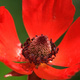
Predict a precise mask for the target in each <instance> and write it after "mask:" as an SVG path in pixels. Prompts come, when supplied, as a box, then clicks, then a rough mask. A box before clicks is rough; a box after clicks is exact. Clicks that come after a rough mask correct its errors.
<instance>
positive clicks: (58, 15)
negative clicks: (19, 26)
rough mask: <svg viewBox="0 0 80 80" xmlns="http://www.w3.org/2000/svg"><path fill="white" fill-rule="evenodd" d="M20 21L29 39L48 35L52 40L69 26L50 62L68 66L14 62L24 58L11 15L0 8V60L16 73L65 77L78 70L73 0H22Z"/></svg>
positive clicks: (79, 57)
mask: <svg viewBox="0 0 80 80" xmlns="http://www.w3.org/2000/svg"><path fill="white" fill-rule="evenodd" d="M22 3H23V4H22V5H23V6H22V7H23V8H22V9H23V22H24V25H25V28H26V30H27V32H28V34H29V36H30V38H32V37H34V36H35V35H41V34H44V35H47V36H48V37H49V39H50V38H52V40H53V42H55V41H56V40H57V39H58V38H59V37H60V36H61V35H62V34H63V33H64V32H65V31H66V30H67V29H68V28H69V26H70V28H69V30H68V31H67V33H66V35H65V37H64V39H63V40H62V42H61V43H60V45H59V46H58V47H59V52H58V54H57V55H56V58H55V59H54V60H53V61H52V63H51V64H53V65H58V66H64V67H69V68H67V69H55V68H52V67H51V66H48V65H47V64H45V63H41V64H40V65H39V66H38V69H37V68H36V67H35V65H34V64H31V63H29V62H28V63H22V64H20V63H14V62H13V61H25V58H24V57H23V55H22V54H21V53H22V52H21V51H22V48H21V43H20V41H19V39H18V36H17V33H16V29H15V25H14V21H13V18H12V16H11V14H10V13H9V12H8V10H7V9H5V8H4V7H3V6H2V7H0V61H2V62H3V63H5V65H7V66H8V67H10V68H11V69H13V70H14V71H15V72H17V73H19V74H27V75H28V74H31V73H32V71H33V70H34V72H35V73H36V75H37V76H39V77H40V78H44V79H68V78H70V77H71V76H73V75H74V74H75V73H76V72H78V71H79V70H80V50H79V49H80V48H79V46H80V42H79V41H80V31H79V30H80V27H79V26H80V17H79V18H78V19H77V20H76V21H75V22H74V23H73V24H72V25H71V23H72V21H73V16H74V13H75V8H74V6H73V4H72V0H64V1H62V0H58V1H57V0H38V1H37V0H34V1H33V0H23V1H22Z"/></svg>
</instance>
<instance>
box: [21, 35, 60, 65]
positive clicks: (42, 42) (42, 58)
mask: <svg viewBox="0 0 80 80" xmlns="http://www.w3.org/2000/svg"><path fill="white" fill-rule="evenodd" d="M21 47H22V49H23V50H22V55H23V56H24V57H25V58H26V59H27V60H29V62H30V63H34V64H35V65H39V64H40V63H46V64H47V63H48V62H49V61H52V60H53V59H54V58H55V57H56V54H57V53H58V50H59V49H58V48H57V47H56V45H55V44H54V43H53V42H52V39H50V41H49V40H48V37H47V36H44V35H40V36H37V35H36V37H35V38H33V39H30V38H28V39H27V40H26V42H25V43H24V45H22V46H21Z"/></svg>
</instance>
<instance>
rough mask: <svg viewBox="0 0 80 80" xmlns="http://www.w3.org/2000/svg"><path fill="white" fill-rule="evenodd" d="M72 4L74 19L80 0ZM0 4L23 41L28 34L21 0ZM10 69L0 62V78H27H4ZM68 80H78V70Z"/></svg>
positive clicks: (19, 79)
mask: <svg viewBox="0 0 80 80" xmlns="http://www.w3.org/2000/svg"><path fill="white" fill-rule="evenodd" d="M73 4H74V5H75V8H76V13H75V16H74V21H75V20H76V19H77V18H78V17H79V16H80V0H73ZM0 6H5V7H6V8H7V9H8V10H9V11H10V13H11V14H12V16H13V19H14V22H15V26H16V29H17V33H18V36H19V39H20V41H21V42H22V43H23V42H24V41H25V40H26V38H27V37H28V35H27V33H26V31H25V28H24V25H23V21H22V0H0ZM10 71H11V69H9V68H8V67H7V66H5V65H4V64H3V63H1V62H0V80H27V76H22V77H9V78H4V77H3V76H4V75H5V74H7V73H8V72H10ZM70 80H80V72H78V73H77V74H76V75H75V76H73V77H72V78H71V79H70Z"/></svg>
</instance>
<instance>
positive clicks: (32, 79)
mask: <svg viewBox="0 0 80 80" xmlns="http://www.w3.org/2000/svg"><path fill="white" fill-rule="evenodd" d="M28 80H42V79H41V78H39V77H38V76H37V75H36V74H35V73H34V72H33V73H32V74H30V75H28Z"/></svg>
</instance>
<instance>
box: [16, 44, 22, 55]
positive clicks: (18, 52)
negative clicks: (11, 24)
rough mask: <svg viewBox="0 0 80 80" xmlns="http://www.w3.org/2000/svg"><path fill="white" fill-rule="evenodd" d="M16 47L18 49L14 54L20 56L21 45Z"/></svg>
mask: <svg viewBox="0 0 80 80" xmlns="http://www.w3.org/2000/svg"><path fill="white" fill-rule="evenodd" d="M17 46H18V47H19V48H17V50H16V52H17V55H18V56H20V54H21V51H22V48H21V43H19V44H17Z"/></svg>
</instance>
